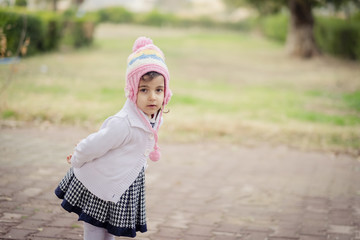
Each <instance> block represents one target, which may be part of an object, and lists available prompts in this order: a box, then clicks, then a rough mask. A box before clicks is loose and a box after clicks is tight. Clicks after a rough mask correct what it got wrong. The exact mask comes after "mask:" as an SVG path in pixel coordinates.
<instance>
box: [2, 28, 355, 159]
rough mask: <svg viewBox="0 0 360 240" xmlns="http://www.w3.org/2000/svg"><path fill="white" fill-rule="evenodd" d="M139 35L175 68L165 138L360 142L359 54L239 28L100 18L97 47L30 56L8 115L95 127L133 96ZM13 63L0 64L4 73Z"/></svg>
mask: <svg viewBox="0 0 360 240" xmlns="http://www.w3.org/2000/svg"><path fill="white" fill-rule="evenodd" d="M141 35H145V36H149V37H152V38H153V40H154V42H155V44H157V45H158V46H160V47H161V49H162V50H163V51H164V53H165V55H166V61H167V64H168V66H169V69H170V74H171V89H172V91H173V93H174V96H173V98H172V100H171V102H170V104H169V106H168V108H169V109H170V113H169V114H166V115H165V119H166V122H165V124H164V125H163V127H162V131H161V138H162V139H163V140H164V141H168V140H175V141H203V140H204V139H212V140H219V141H222V140H224V141H227V142H232V143H244V144H246V143H249V142H252V141H266V142H270V143H285V144H289V145H293V146H297V147H301V148H304V149H323V150H332V151H345V152H350V153H353V152H356V150H357V149H358V146H359V145H360V137H359V134H356V133H358V132H359V130H360V83H359V81H357V78H356V76H360V67H359V64H358V63H354V62H345V61H341V60H335V59H330V58H318V59H314V60H309V61H300V60H297V59H291V58H288V57H287V56H286V55H285V54H284V52H283V48H282V46H281V45H279V44H278V43H274V42H271V41H267V40H265V39H263V38H261V37H259V36H257V35H247V34H243V33H237V32H231V31H220V32H214V31H211V30H203V29H186V30H185V29H176V30H174V29H167V28H154V27H140V26H131V25H118V26H114V25H100V27H99V28H98V31H97V38H96V40H95V43H94V46H93V47H91V48H84V49H81V50H78V51H73V52H66V51H63V52H57V53H51V54H46V55H41V56H36V57H31V58H27V59H23V60H22V61H21V62H20V64H18V65H17V66H16V71H15V73H14V75H13V81H12V83H11V85H10V86H9V88H8V89H7V91H6V92H5V93H4V94H2V95H1V98H0V112H1V117H2V119H4V120H11V119H13V120H20V121H40V122H51V123H55V124H78V125H87V126H89V125H90V126H92V127H93V129H96V128H97V127H98V126H99V125H100V124H101V122H102V121H103V120H104V119H105V118H106V117H108V116H109V115H112V114H114V113H116V112H117V111H118V110H119V109H121V107H122V105H123V103H124V101H125V97H124V90H123V88H124V85H125V80H124V78H125V71H126V69H125V66H126V59H127V57H128V55H129V53H130V52H131V48H132V44H133V41H134V40H135V39H136V37H137V36H141ZM44 69H47V71H44ZM9 72H10V71H9V66H4V65H3V66H0V75H1V76H2V77H1V79H6V78H7V76H8V74H9ZM3 82H4V80H0V83H1V84H2V83H3Z"/></svg>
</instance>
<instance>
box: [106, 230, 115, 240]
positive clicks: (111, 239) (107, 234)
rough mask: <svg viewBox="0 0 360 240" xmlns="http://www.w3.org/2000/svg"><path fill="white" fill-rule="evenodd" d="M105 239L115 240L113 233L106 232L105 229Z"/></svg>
mask: <svg viewBox="0 0 360 240" xmlns="http://www.w3.org/2000/svg"><path fill="white" fill-rule="evenodd" d="M104 239H105V240H115V238H114V235H111V234H110V233H108V232H107V231H106V233H105V238H104Z"/></svg>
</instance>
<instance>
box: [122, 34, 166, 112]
mask: <svg viewBox="0 0 360 240" xmlns="http://www.w3.org/2000/svg"><path fill="white" fill-rule="evenodd" d="M132 50H133V52H132V53H131V54H130V56H129V57H128V61H127V63H128V64H127V69H126V86H125V93H126V97H127V98H129V99H130V100H131V101H133V102H134V103H136V100H137V99H136V98H137V92H138V86H139V82H140V78H141V77H142V76H143V75H144V74H145V73H148V72H151V71H155V72H158V73H160V74H161V75H163V77H164V79H165V82H164V84H165V91H164V94H165V96H164V104H163V105H166V104H168V102H169V101H170V98H171V95H172V93H171V90H170V87H169V80H170V75H169V71H168V68H167V66H166V63H165V56H164V54H163V52H162V51H161V50H160V49H159V48H158V47H157V46H155V45H154V44H153V41H152V40H151V39H150V38H147V37H139V38H138V39H136V41H135V43H134V46H133V49H132Z"/></svg>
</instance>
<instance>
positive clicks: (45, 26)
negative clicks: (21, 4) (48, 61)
mask: <svg viewBox="0 0 360 240" xmlns="http://www.w3.org/2000/svg"><path fill="white" fill-rule="evenodd" d="M93 19H94V16H86V17H81V18H79V17H76V16H73V14H72V13H68V14H67V15H65V14H64V15H58V14H55V13H53V12H27V11H26V10H25V9H20V8H15V9H11V10H9V9H0V26H1V27H0V37H5V38H6V43H5V44H4V43H2V44H3V45H6V46H0V47H1V48H0V49H2V52H1V56H3V57H4V56H6V57H9V56H15V55H17V54H19V55H21V56H31V55H34V54H36V53H39V52H47V51H51V50H55V49H57V48H58V47H59V45H60V44H61V43H62V42H64V43H66V44H70V45H71V46H73V47H81V46H87V45H90V44H91V43H92V41H93V33H94V28H95V24H94V21H93ZM23 32H24V33H25V38H24V39H23V42H22V43H20V40H21V36H22V34H23ZM62 39H64V41H62ZM19 46H20V47H19ZM3 49H6V51H5V52H4V51H3Z"/></svg>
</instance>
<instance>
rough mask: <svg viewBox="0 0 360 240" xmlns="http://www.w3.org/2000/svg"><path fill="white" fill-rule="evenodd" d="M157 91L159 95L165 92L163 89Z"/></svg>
mask: <svg viewBox="0 0 360 240" xmlns="http://www.w3.org/2000/svg"><path fill="white" fill-rule="evenodd" d="M156 91H157V92H158V93H162V92H163V91H164V90H163V89H161V88H159V89H156Z"/></svg>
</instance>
